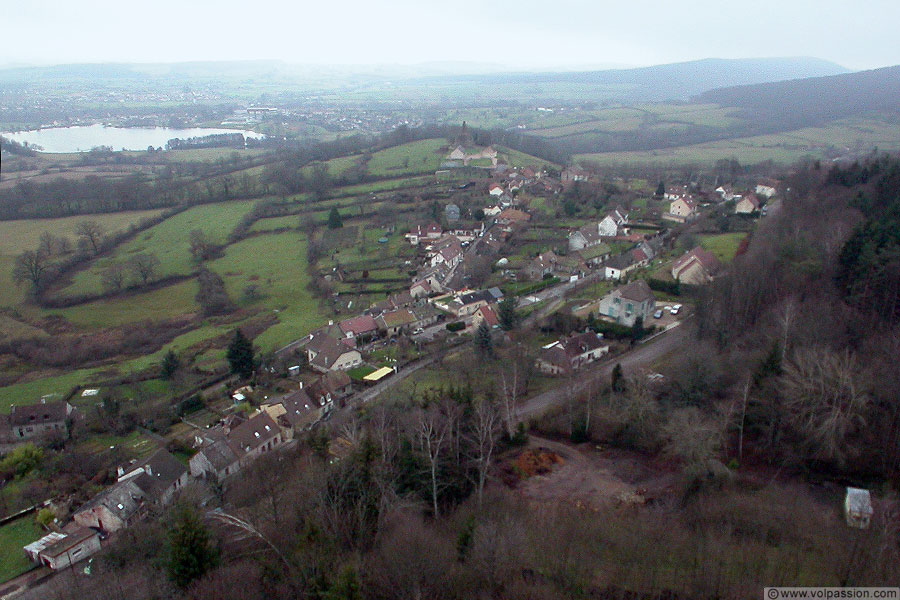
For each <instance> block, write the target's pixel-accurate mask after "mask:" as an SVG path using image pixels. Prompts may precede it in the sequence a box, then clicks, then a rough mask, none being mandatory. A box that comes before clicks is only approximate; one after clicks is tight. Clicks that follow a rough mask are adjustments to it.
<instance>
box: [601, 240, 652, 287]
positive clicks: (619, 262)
mask: <svg viewBox="0 0 900 600" xmlns="http://www.w3.org/2000/svg"><path fill="white" fill-rule="evenodd" d="M649 263H650V258H649V257H648V256H647V255H646V253H644V251H643V250H641V249H640V248H633V249H631V250H628V251H627V252H623V253H622V254H619V255H616V256H613V257H612V258H610V259H609V260H607V261H606V262H605V263H603V277H604V278H605V279H616V280H618V279H622V276H623V275H625V274H626V273H628V272H629V271H633V270H634V269H638V268H640V267H643V266H646V265H647V264H649Z"/></svg>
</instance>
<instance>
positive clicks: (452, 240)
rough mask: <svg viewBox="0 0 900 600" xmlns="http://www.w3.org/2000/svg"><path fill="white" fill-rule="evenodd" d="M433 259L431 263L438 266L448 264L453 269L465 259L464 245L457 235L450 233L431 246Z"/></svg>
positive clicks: (432, 265)
mask: <svg viewBox="0 0 900 600" xmlns="http://www.w3.org/2000/svg"><path fill="white" fill-rule="evenodd" d="M430 252H431V259H430V261H429V265H430V266H431V267H436V266H438V265H446V266H447V267H448V268H450V269H452V268H453V267H455V266H456V265H458V264H459V263H460V262H461V261H462V259H463V247H462V244H461V243H460V241H459V240H458V239H457V238H456V236H453V235H448V236H447V237H445V238H443V239H441V240H439V241H437V242H436V243H435V244H434V245H433V246H432V248H431V251H430Z"/></svg>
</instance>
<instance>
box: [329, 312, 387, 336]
mask: <svg viewBox="0 0 900 600" xmlns="http://www.w3.org/2000/svg"><path fill="white" fill-rule="evenodd" d="M338 325H339V326H340V328H341V331H343V332H344V333H345V334H346V333H352V334H353V335H354V336H357V335H362V334H364V333H369V332H370V331H376V330H377V329H378V326H377V325H376V324H375V319H374V318H372V317H371V316H369V315H360V316H358V317H353V318H352V319H347V320H345V321H341V322H340V323H338Z"/></svg>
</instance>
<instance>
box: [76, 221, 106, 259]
mask: <svg viewBox="0 0 900 600" xmlns="http://www.w3.org/2000/svg"><path fill="white" fill-rule="evenodd" d="M75 234H76V235H77V236H78V237H79V238H80V240H79V241H81V242H82V244H83V245H84V246H86V247H89V248H90V249H91V250H92V251H93V253H94V254H97V253H98V252H100V246H101V245H102V244H103V237H104V235H105V234H106V230H105V229H104V228H103V225H101V224H100V223H98V222H97V221H81V222H80V223H78V225H76V226H75Z"/></svg>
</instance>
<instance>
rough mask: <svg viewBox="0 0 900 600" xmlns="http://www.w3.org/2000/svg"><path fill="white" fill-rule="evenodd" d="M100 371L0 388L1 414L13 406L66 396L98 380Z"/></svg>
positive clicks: (87, 371)
mask: <svg viewBox="0 0 900 600" xmlns="http://www.w3.org/2000/svg"><path fill="white" fill-rule="evenodd" d="M99 371H100V369H80V370H78V371H69V372H67V373H63V374H61V375H57V376H55V377H41V378H40V379H36V380H34V381H28V382H24V383H17V384H14V385H8V386H6V387H2V388H0V412H3V413H8V412H9V407H10V406H11V405H12V404H34V403H36V402H37V401H38V400H40V399H41V397H42V396H46V395H48V394H59V395H60V396H64V395H65V394H68V393H69V392H70V391H71V390H72V388H74V387H76V386H84V385H87V384H88V383H89V382H90V381H92V380H93V379H94V378H96V376H97V374H98V373H99Z"/></svg>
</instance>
